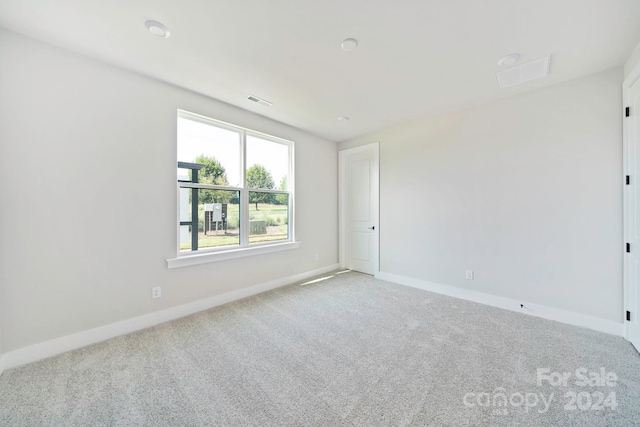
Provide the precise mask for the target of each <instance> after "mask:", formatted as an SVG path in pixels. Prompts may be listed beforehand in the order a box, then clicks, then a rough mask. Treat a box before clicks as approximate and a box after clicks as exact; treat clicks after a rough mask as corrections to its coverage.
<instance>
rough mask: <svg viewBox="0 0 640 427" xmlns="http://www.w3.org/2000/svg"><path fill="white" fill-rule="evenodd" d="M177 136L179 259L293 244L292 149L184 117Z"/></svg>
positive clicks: (238, 130) (277, 141)
mask: <svg viewBox="0 0 640 427" xmlns="http://www.w3.org/2000/svg"><path fill="white" fill-rule="evenodd" d="M177 136H178V138H177V141H178V144H177V145H178V164H177V182H178V194H179V197H178V204H179V206H178V210H179V225H178V228H179V233H178V235H179V243H178V254H179V255H182V256H184V255H193V254H202V253H208V252H212V253H217V252H229V251H234V250H242V249H250V248H254V247H261V248H263V247H267V246H272V245H277V244H281V243H286V242H293V209H292V207H293V173H292V171H293V143H292V142H291V141H286V140H283V139H280V138H276V137H273V136H269V135H264V134H261V133H258V132H254V131H251V130H248V129H244V128H241V127H237V126H233V125H229V124H227V123H222V122H218V121H216V120H213V119H209V118H206V117H202V116H199V115H196V114H192V113H187V112H184V111H178V135H177ZM263 252H264V251H263ZM170 261H171V260H170Z"/></svg>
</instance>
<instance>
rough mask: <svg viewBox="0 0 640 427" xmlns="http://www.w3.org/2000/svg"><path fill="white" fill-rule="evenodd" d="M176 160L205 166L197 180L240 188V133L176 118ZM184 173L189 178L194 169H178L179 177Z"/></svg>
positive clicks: (181, 177)
mask: <svg viewBox="0 0 640 427" xmlns="http://www.w3.org/2000/svg"><path fill="white" fill-rule="evenodd" d="M178 162H185V163H199V164H201V165H204V167H203V168H202V169H200V170H199V172H198V181H199V182H202V183H205V184H215V185H228V186H232V187H239V186H240V177H241V175H242V174H241V173H240V132H236V131H231V130H228V129H223V128H220V127H217V126H214V125H211V124H205V123H202V122H200V121H196V120H190V119H188V118H185V117H178ZM185 172H186V173H185ZM185 175H186V176H187V177H188V178H187V180H191V179H192V175H193V171H192V170H189V169H186V170H185V169H183V168H178V177H179V179H180V180H184V179H183V178H184V176H185Z"/></svg>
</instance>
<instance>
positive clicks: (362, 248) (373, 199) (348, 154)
mask: <svg viewBox="0 0 640 427" xmlns="http://www.w3.org/2000/svg"><path fill="white" fill-rule="evenodd" d="M378 152H379V151H378V143H374V144H368V145H365V146H361V147H356V148H352V149H348V150H343V151H341V152H340V253H341V263H342V266H343V267H344V268H348V269H351V270H355V271H359V272H362V273H366V274H372V275H375V274H376V273H377V272H378V271H379V270H378V240H379V238H378V236H379V226H378V204H379V203H378V195H379V191H378V186H379V183H378V163H379V161H378V157H379V156H378Z"/></svg>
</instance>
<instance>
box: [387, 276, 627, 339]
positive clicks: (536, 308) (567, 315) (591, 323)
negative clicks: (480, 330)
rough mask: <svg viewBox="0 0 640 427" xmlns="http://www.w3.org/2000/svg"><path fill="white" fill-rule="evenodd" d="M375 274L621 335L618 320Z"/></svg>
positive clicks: (417, 280) (403, 283) (456, 296)
mask: <svg viewBox="0 0 640 427" xmlns="http://www.w3.org/2000/svg"><path fill="white" fill-rule="evenodd" d="M375 277H376V278H377V279H381V280H386V281H388V282H393V283H397V284H399V285H405V286H411V287H413V288H418V289H423V290H425V291H431V292H435V293H438V294H443V295H448V296H451V297H455V298H460V299H464V300H467V301H473V302H477V303H480V304H485V305H490V306H493V307H498V308H504V309H506V310H510V311H515V312H517V313H523V314H528V315H530V316H536V317H541V318H543V319H549V320H555V321H558V322H562V323H568V324H570V325H575V326H582V327H584V328H589V329H593V330H596V331H600V332H606V333H608V334H612V335H619V336H623V331H624V325H623V323H622V322H620V323H618V322H614V321H613V320H609V319H603V318H600V317H595V316H589V315H586V314H580V313H576V312H573V311H565V310H560V309H557V308H553V307H547V306H544V305H539V304H533V303H530V302H527V301H520V300H515V299H511V298H505V297H500V296H497V295H491V294H486V293H484V292H478V291H471V290H468V289H463V288H458V287H455V286H450V285H442V284H439V283H433V282H427V281H424V280H419V279H414V278H411V277H405V276H400V275H397V274H392V273H384V272H380V273H378V274H376V276H375ZM520 304H522V305H524V308H521V307H520Z"/></svg>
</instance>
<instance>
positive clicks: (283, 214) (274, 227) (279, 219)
mask: <svg viewBox="0 0 640 427" xmlns="http://www.w3.org/2000/svg"><path fill="white" fill-rule="evenodd" d="M288 238H289V195H288V194H273V193H262V192H259V191H250V192H249V243H256V242H270V241H276V240H287V239H288Z"/></svg>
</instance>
